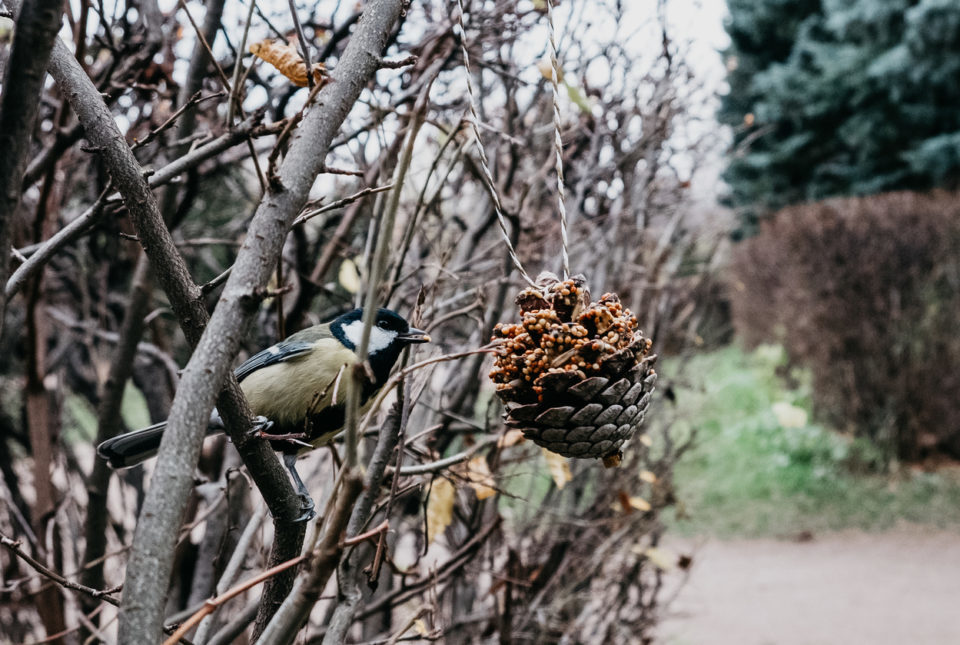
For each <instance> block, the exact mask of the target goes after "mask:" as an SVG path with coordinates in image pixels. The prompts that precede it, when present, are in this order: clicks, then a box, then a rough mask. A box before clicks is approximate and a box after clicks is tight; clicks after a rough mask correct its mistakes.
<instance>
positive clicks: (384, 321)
mask: <svg viewBox="0 0 960 645" xmlns="http://www.w3.org/2000/svg"><path fill="white" fill-rule="evenodd" d="M388 326H389V325H388V323H387V321H386V320H381V321H380V322H378V323H377V327H379V328H380V329H386V328H387V327H388Z"/></svg>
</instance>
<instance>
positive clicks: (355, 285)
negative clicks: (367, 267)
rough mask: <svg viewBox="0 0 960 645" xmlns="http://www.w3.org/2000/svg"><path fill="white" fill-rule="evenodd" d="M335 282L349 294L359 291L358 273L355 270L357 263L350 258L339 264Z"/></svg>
mask: <svg viewBox="0 0 960 645" xmlns="http://www.w3.org/2000/svg"><path fill="white" fill-rule="evenodd" d="M337 280H338V281H339V282H340V286H341V287H343V288H344V289H346V290H347V291H348V292H350V293H357V292H358V291H360V271H359V270H358V269H357V263H356V262H354V261H353V260H351V259H350V258H347V259H345V260H344V261H343V262H341V263H340V273H339V274H338V276H337Z"/></svg>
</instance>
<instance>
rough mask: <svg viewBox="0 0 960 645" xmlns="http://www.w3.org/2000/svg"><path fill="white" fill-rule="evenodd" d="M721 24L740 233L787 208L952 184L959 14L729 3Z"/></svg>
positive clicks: (909, 5)
mask: <svg viewBox="0 0 960 645" xmlns="http://www.w3.org/2000/svg"><path fill="white" fill-rule="evenodd" d="M730 14H731V19H730V22H729V23H728V32H729V33H730V36H731V43H732V44H731V47H730V49H729V50H728V51H727V52H726V56H727V61H728V69H729V70H730V72H729V84H730V93H729V94H728V95H727V96H726V97H725V98H724V102H723V107H722V109H721V112H720V118H721V120H722V121H723V122H725V123H727V124H730V125H732V126H734V128H735V133H736V134H735V145H736V150H735V152H734V154H733V157H732V159H731V161H730V164H729V167H728V169H727V172H726V174H725V179H726V180H727V182H728V184H729V185H730V189H731V190H730V195H729V202H730V204H731V205H732V206H734V207H736V208H739V209H740V210H741V213H742V215H743V220H742V222H743V229H742V230H743V232H750V230H751V229H752V228H753V227H754V226H755V223H756V219H757V217H758V216H760V215H762V214H764V213H766V212H770V211H772V210H776V209H778V208H780V207H782V206H785V205H787V204H792V203H797V202H802V201H809V200H818V199H822V198H824V197H829V196H834V195H864V194H871V193H877V192H882V191H887V190H892V189H898V188H912V189H926V188H930V187H933V186H943V185H947V184H950V183H952V182H953V181H954V180H955V178H956V177H957V175H958V170H960V109H958V108H957V106H958V105H960V83H958V82H957V79H958V78H960V3H957V2H956V1H955V0H823V1H822V2H787V1H785V0H753V1H750V0H731V2H730ZM765 43H766V44H767V46H764V44H765Z"/></svg>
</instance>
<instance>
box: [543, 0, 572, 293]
mask: <svg viewBox="0 0 960 645" xmlns="http://www.w3.org/2000/svg"><path fill="white" fill-rule="evenodd" d="M547 26H548V27H549V30H550V80H551V82H552V84H553V147H554V150H555V151H556V154H557V164H556V166H557V208H558V209H559V212H560V244H561V252H560V257H561V259H562V260H563V279H564V280H566V279H567V278H569V277H570V256H569V253H568V251H567V247H568V246H569V242H568V241H567V207H566V205H565V203H564V201H565V199H566V189H565V188H564V182H563V140H562V139H561V138H560V61H559V60H558V58H557V30H556V27H555V26H554V23H553V0H547Z"/></svg>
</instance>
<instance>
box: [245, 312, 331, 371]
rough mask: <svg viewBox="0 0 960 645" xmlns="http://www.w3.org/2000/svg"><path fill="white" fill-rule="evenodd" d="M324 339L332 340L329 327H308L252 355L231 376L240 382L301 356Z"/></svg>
mask: <svg viewBox="0 0 960 645" xmlns="http://www.w3.org/2000/svg"><path fill="white" fill-rule="evenodd" d="M325 338H333V334H332V333H331V332H330V326H329V325H315V326H313V327H308V328H306V329H303V330H301V331H298V332H297V333H296V334H292V335H291V336H289V337H287V338H285V339H284V340H281V341H280V342H279V343H277V344H276V345H272V346H270V347H268V348H266V349H265V350H263V351H262V352H258V353H256V354H254V355H253V356H251V357H250V358H248V359H247V360H245V361H244V362H243V363H241V364H240V366H239V367H237V369H235V370H234V371H233V374H234V376H236V377H237V381H242V380H243V379H245V378H246V377H248V376H250V374H252V373H253V372H256V371H257V370H259V369H263V368H264V367H267V366H268V365H274V364H276V363H282V362H284V361H289V360H291V359H294V358H297V357H299V356H303V355H304V354H306V353H307V352H309V351H310V350H311V349H312V348H313V346H314V345H315V344H316V343H317V342H319V341H321V340H323V339H325Z"/></svg>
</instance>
